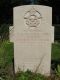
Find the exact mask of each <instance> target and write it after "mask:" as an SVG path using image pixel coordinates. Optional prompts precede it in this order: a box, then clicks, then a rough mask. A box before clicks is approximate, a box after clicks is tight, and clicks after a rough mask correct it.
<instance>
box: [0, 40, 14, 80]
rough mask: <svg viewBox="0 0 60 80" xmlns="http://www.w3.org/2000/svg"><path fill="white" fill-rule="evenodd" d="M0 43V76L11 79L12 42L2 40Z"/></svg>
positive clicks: (6, 79) (5, 79)
mask: <svg viewBox="0 0 60 80" xmlns="http://www.w3.org/2000/svg"><path fill="white" fill-rule="evenodd" d="M0 44H1V45H0V78H2V80H3V79H4V80H13V78H12V77H13V61H12V60H13V53H14V49H13V43H10V42H9V41H4V42H2V43H1V42H0Z"/></svg>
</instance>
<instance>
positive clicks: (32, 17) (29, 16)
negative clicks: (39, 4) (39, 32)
mask: <svg viewBox="0 0 60 80" xmlns="http://www.w3.org/2000/svg"><path fill="white" fill-rule="evenodd" d="M41 18H42V16H41V13H40V12H39V11H37V10H35V8H34V7H33V8H31V10H29V11H27V12H26V13H25V16H24V19H26V24H27V25H28V26H30V27H36V26H38V25H39V24H40V19H41Z"/></svg>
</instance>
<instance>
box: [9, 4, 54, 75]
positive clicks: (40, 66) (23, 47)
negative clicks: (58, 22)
mask: <svg viewBox="0 0 60 80" xmlns="http://www.w3.org/2000/svg"><path fill="white" fill-rule="evenodd" d="M12 28H13V27H12ZM12 28H10V29H12ZM12 30H13V31H10V41H13V42H14V62H15V72H17V71H18V69H19V68H20V69H21V70H24V71H26V70H27V69H29V70H31V71H33V72H37V73H41V74H44V75H50V68H51V45H52V43H53V42H54V27H53V26H52V8H51V7H48V6H42V5H41V6H40V5H27V6H18V7H15V8H14V28H13V29H12Z"/></svg>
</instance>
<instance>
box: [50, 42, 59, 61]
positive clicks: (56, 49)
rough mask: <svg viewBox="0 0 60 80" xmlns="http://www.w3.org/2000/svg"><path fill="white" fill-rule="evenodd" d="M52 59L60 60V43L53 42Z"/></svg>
mask: <svg viewBox="0 0 60 80" xmlns="http://www.w3.org/2000/svg"><path fill="white" fill-rule="evenodd" d="M52 59H53V60H60V43H58V42H57V43H54V44H52Z"/></svg>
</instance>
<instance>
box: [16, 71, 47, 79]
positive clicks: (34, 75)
mask: <svg viewBox="0 0 60 80" xmlns="http://www.w3.org/2000/svg"><path fill="white" fill-rule="evenodd" d="M15 79H16V80H47V78H46V77H45V76H43V75H41V74H39V73H33V72H31V71H29V70H27V71H26V72H22V71H20V72H18V73H17V74H16V78H15Z"/></svg>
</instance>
